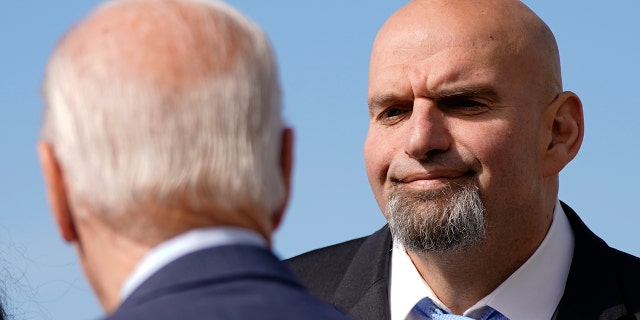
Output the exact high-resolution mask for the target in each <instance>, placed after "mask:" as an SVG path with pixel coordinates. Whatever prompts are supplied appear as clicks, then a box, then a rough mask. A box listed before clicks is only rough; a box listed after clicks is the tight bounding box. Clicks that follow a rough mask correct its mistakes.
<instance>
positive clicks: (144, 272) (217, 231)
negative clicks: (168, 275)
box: [120, 227, 267, 301]
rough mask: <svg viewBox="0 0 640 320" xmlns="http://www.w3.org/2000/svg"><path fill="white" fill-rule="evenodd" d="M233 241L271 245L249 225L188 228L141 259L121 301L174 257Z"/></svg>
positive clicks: (232, 242)
mask: <svg viewBox="0 0 640 320" xmlns="http://www.w3.org/2000/svg"><path fill="white" fill-rule="evenodd" d="M231 244H242V245H253V246H259V247H267V242H266V241H265V239H264V238H263V237H262V236H260V235H259V234H257V233H255V232H253V231H250V230H247V229H242V228H236V227H211V228H200V229H193V230H190V231H187V232H185V233H182V234H180V235H178V236H176V237H173V238H171V239H169V240H167V241H165V242H162V243H160V244H159V245H157V246H155V247H154V248H153V249H151V250H150V251H149V252H148V253H147V254H146V255H145V256H144V257H143V258H142V259H141V260H140V262H139V263H138V265H137V266H136V267H135V269H134V270H133V272H131V274H130V275H129V277H128V278H127V280H126V281H125V282H124V284H123V285H122V287H121V288H120V299H121V300H120V301H124V300H125V299H126V298H127V297H128V296H129V295H130V294H131V293H132V292H133V291H134V290H135V289H136V288H138V286H140V285H141V284H142V283H143V282H144V281H145V280H147V279H148V278H149V277H150V276H151V275H153V274H154V273H155V272H156V271H158V270H159V269H160V268H162V267H164V266H166V265H167V264H169V263H171V262H172V261H174V260H176V259H178V258H180V257H182V256H185V255H187V254H189V253H192V252H195V251H198V250H202V249H206V248H210V247H216V246H223V245H231Z"/></svg>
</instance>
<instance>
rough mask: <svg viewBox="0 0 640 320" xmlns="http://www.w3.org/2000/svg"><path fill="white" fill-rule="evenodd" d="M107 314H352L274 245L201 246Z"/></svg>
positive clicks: (184, 319) (240, 319) (230, 317)
mask: <svg viewBox="0 0 640 320" xmlns="http://www.w3.org/2000/svg"><path fill="white" fill-rule="evenodd" d="M107 319H111V320H116V319H118V320H122V319H153V320H169V319H171V320H175V319H181V320H195V319H221V320H248V319H273V320H276V319H277V320H281V319H296V320H298V319H317V320H320V319H323V320H324V319H348V317H347V316H346V315H343V314H342V313H340V312H338V311H337V310H336V309H335V308H334V307H332V306H331V305H329V304H326V303H325V302H321V301H320V300H318V299H317V298H315V297H313V296H312V295H311V294H310V293H308V291H306V289H304V287H302V285H301V284H300V283H299V281H298V280H297V279H296V278H295V276H293V274H292V273H291V272H290V271H289V269H287V267H286V265H285V264H284V263H282V262H281V261H280V260H279V259H278V258H277V257H276V256H275V255H273V254H272V253H271V252H270V251H269V250H267V249H263V248H258V247H254V246H244V245H233V246H222V247H216V248H209V249H204V250H200V251H197V252H194V253H191V254H188V255H186V256H184V257H181V258H179V259H178V260H176V261H173V262H171V263H170V264H169V265H167V266H165V267H163V268H162V269H160V270H159V271H158V272H156V273H155V274H153V275H152V276H151V277H150V278H149V279H147V280H146V281H145V282H144V283H143V284H142V285H141V286H140V287H138V288H137V289H136V290H135V291H134V292H133V293H132V294H131V295H130V296H129V297H128V298H127V299H126V300H125V301H124V302H123V303H122V305H121V306H120V307H119V308H118V310H116V312H114V314H113V315H111V316H110V317H108V318H107Z"/></svg>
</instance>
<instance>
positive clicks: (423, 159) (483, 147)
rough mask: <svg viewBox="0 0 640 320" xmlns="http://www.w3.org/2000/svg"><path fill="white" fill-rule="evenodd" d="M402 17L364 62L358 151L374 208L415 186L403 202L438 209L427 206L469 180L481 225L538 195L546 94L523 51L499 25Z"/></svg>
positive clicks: (504, 217) (515, 211)
mask: <svg viewBox="0 0 640 320" xmlns="http://www.w3.org/2000/svg"><path fill="white" fill-rule="evenodd" d="M405 19H406V20H409V22H407V24H408V25H409V26H407V25H404V26H398V25H397V24H396V26H395V27H394V26H391V27H387V29H386V30H385V29H383V31H381V33H380V34H379V35H378V38H377V39H376V43H375V45H374V49H373V53H372V57H371V64H370V73H369V92H368V102H369V112H370V124H369V132H368V135H367V139H366V142H365V146H364V155H365V163H366V170H367V175H368V177H369V182H370V184H371V187H372V190H373V193H374V195H375V197H376V199H377V201H378V204H379V206H380V208H381V209H382V210H383V211H386V208H387V205H388V201H389V199H390V197H391V196H392V195H394V194H398V193H400V194H403V193H404V194H406V193H409V194H423V195H427V196H426V197H425V199H427V200H425V201H426V203H425V202H423V203H422V204H421V203H420V202H415V201H413V202H410V203H409V202H408V203H407V204H406V205H408V206H414V207H416V206H417V207H416V208H412V210H413V211H414V212H423V214H424V215H425V216H429V215H432V216H433V215H438V214H441V213H438V212H436V211H437V210H436V211H434V210H433V207H434V205H435V206H436V207H442V206H444V205H445V204H446V203H447V202H448V201H449V200H450V199H451V198H452V197H453V196H454V195H455V194H454V192H455V190H459V189H460V188H461V187H464V186H470V187H475V188H477V190H478V192H479V195H480V199H481V201H482V203H483V204H484V207H485V208H486V213H485V216H486V217H485V218H486V224H487V225H489V226H491V225H495V224H498V223H503V222H505V221H509V219H514V218H516V217H518V215H520V214H524V212H526V210H527V209H529V207H530V206H531V204H533V203H535V202H536V201H539V199H540V198H541V196H542V195H541V194H542V193H543V189H544V186H543V177H542V173H541V163H540V162H541V161H542V154H543V152H544V150H545V148H546V143H545V139H546V137H547V136H546V132H547V130H546V128H544V125H543V119H542V118H543V110H544V107H545V105H546V104H548V103H550V102H551V101H552V100H553V98H554V97H553V96H551V97H550V98H549V97H541V94H540V90H539V86H538V82H539V80H538V77H537V76H535V74H536V69H535V68H536V67H535V66H534V63H531V61H530V60H529V59H530V54H529V53H527V52H526V50H520V51H518V52H517V53H516V52H515V50H516V49H514V48H512V47H510V46H505V45H504V44H505V42H506V41H503V40H504V39H502V38H504V37H508V34H505V33H499V32H498V33H496V34H492V33H491V31H492V30H484V31H477V32H476V30H472V29H469V28H466V27H464V26H453V27H450V26H447V27H449V28H444V27H441V28H439V30H438V28H437V27H425V26H423V25H420V24H427V23H428V22H422V21H413V22H411V21H410V20H411V17H408V18H406V17H405ZM448 190H452V191H448ZM521 212H522V213H521ZM385 215H388V213H387V212H385ZM387 218H389V217H388V216H387ZM440 218H441V217H440ZM444 220H446V219H444Z"/></svg>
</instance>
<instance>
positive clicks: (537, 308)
mask: <svg viewBox="0 0 640 320" xmlns="http://www.w3.org/2000/svg"><path fill="white" fill-rule="evenodd" d="M573 248H574V237H573V231H572V230H571V226H570V225H569V221H568V219H567V217H566V215H565V213H564V211H563V210H562V207H561V205H560V201H556V205H555V208H554V215H553V222H552V223H551V227H550V228H549V231H548V232H547V235H546V236H545V238H544V240H543V241H542V243H541V244H540V246H539V247H538V249H536V251H535V252H534V253H533V255H532V256H531V257H530V258H529V259H528V260H527V261H526V262H525V263H524V264H523V265H522V266H520V268H518V270H516V271H515V272H514V273H513V274H512V275H511V276H509V278H507V280H505V281H504V282H503V283H502V284H501V285H500V286H498V287H497V288H496V289H495V290H494V291H493V292H492V293H490V294H489V295H488V296H486V297H484V298H483V299H481V300H480V301H478V302H477V303H476V304H475V305H473V306H472V307H471V308H469V309H468V310H466V311H465V312H464V315H466V316H477V314H478V313H480V312H481V311H482V309H483V308H484V307H485V306H490V307H492V308H494V309H496V310H498V311H499V312H500V313H502V314H503V315H505V316H506V317H507V318H509V319H523V320H529V319H551V317H552V315H553V313H554V312H555V309H556V306H557V305H558V303H559V302H560V299H561V298H562V294H563V292H564V286H565V283H566V281H567V277H568V275H569V269H570V267H571V257H572V256H573ZM389 281H390V289H389V297H390V298H389V299H390V301H389V303H390V308H391V319H392V320H401V319H402V320H404V319H407V315H408V314H409V312H410V311H411V309H412V308H413V306H414V305H415V304H416V303H417V302H418V301H419V300H420V299H422V298H424V297H429V298H431V299H432V300H433V301H434V303H435V304H436V305H438V306H440V307H444V305H443V304H442V302H441V301H440V300H439V299H438V298H437V297H436V295H435V294H434V293H433V291H432V290H431V288H429V286H428V285H427V283H426V282H424V280H423V279H422V277H421V276H420V274H419V273H418V271H417V270H416V268H415V266H414V265H413V263H412V262H411V259H410V258H409V256H408V255H407V253H406V251H405V250H404V248H402V246H400V245H397V244H394V248H393V250H392V253H391V276H390V280H389ZM444 309H446V308H444Z"/></svg>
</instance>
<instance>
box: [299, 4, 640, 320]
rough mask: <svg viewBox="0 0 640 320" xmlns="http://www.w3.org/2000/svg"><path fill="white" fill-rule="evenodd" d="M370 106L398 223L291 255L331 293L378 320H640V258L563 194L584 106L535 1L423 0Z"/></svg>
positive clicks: (384, 187) (374, 145) (410, 8)
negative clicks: (593, 225) (586, 219)
mask: <svg viewBox="0 0 640 320" xmlns="http://www.w3.org/2000/svg"><path fill="white" fill-rule="evenodd" d="M368 105H369V117H370V124H369V132H368V135H367V139H366V141H365V145H364V156H365V164H366V171H367V175H368V178H369V183H370V185H371V188H372V190H373V194H374V195H375V198H376V200H377V202H378V205H379V207H380V209H381V211H382V213H383V214H384V216H385V218H386V219H387V222H388V225H387V226H385V227H383V228H382V229H381V230H379V231H378V232H376V233H374V234H373V235H371V236H369V237H365V238H360V239H356V240H352V241H349V242H346V243H342V244H338V245H334V246H331V247H328V248H323V249H318V250H315V251H312V252H310V253H306V254H303V255H301V256H298V257H294V258H292V259H291V260H289V261H288V262H289V263H290V265H291V266H292V267H293V269H294V271H295V272H296V273H297V274H299V275H300V276H301V277H302V278H303V281H304V282H305V283H306V284H307V285H308V286H309V287H310V288H311V289H312V291H313V292H314V293H315V294H316V295H318V296H319V297H321V298H323V299H325V300H327V301H330V302H331V303H333V304H334V305H336V306H337V307H338V308H340V309H342V310H344V311H346V312H348V313H350V314H351V315H353V316H354V317H356V318H358V319H366V320H372V319H391V320H403V319H409V320H413V319H445V318H440V317H442V316H443V315H446V316H452V315H464V316H466V318H464V319H470V318H471V319H483V320H484V319H505V318H507V319H512V320H528V319H530V320H533V319H536V320H539V319H640V259H638V258H637V257H633V256H631V255H628V254H626V253H622V252H620V251H617V250H615V249H612V248H610V247H608V246H607V244H606V243H605V242H604V241H602V240H601V239H600V238H598V237H597V236H595V235H594V234H593V233H592V232H591V231H590V230H589V229H588V228H587V227H586V226H585V225H584V224H583V222H582V221H581V220H580V218H578V216H577V215H576V213H575V212H574V211H573V210H572V209H571V208H569V207H568V206H567V205H566V204H564V203H562V202H560V200H559V199H558V188H559V174H560V171H561V170H562V168H563V167H564V166H565V165H567V164H568V163H569V162H570V161H571V160H572V159H573V158H574V157H575V156H576V154H577V153H578V150H579V149H580V145H581V143H582V139H583V136H584V123H583V112H582V105H581V102H580V99H579V98H578V96H577V95H576V94H574V93H573V92H569V91H564V90H563V88H562V79H561V74H560V61H559V54H558V48H557V45H556V42H555V39H554V36H553V34H552V32H551V31H550V30H549V28H548V27H547V26H546V25H545V23H544V22H543V21H542V20H541V19H540V18H539V17H538V16H537V15H536V14H535V13H534V12H532V11H531V10H530V9H529V8H527V7H526V6H525V5H524V4H523V3H522V2H520V1H515V0H455V1H453V0H415V1H412V2H409V3H408V4H407V5H406V6H404V7H403V8H401V9H400V10H399V11H398V12H396V13H395V14H393V15H392V16H391V17H390V18H389V19H388V21H387V22H386V23H385V24H384V25H383V27H382V28H381V30H380V31H379V33H378V35H377V37H376V39H375V42H374V45H373V49H372V53H371V61H370V69H369V90H368ZM446 319H453V318H446Z"/></svg>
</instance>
